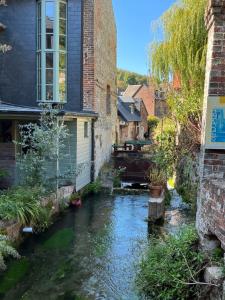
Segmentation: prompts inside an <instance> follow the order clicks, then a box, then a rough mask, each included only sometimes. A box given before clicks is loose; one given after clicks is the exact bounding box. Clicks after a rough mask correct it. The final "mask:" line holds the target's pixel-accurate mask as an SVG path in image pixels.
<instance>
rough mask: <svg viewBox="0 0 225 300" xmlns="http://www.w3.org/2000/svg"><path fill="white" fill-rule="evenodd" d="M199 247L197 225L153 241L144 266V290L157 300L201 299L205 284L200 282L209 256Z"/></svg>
mask: <svg viewBox="0 0 225 300" xmlns="http://www.w3.org/2000/svg"><path fill="white" fill-rule="evenodd" d="M197 244H198V235H197V232H196V230H195V228H194V226H186V227H184V228H182V229H181V230H180V232H179V233H178V234H177V235H169V236H167V237H166V238H165V239H164V240H160V239H153V240H151V242H150V245H149V247H148V249H147V250H146V254H145V256H144V257H143V259H142V261H141V264H140V271H139V274H138V278H137V285H138V287H139V289H140V291H141V292H143V293H144V294H145V295H146V297H149V298H150V299H155V300H173V299H197V295H198V293H199V292H200V288H199V287H200V286H201V285H204V284H205V283H202V282H200V276H201V271H202V269H203V266H204V263H205V257H204V255H203V254H202V253H201V252H199V250H198V247H197ZM195 297H196V298H195Z"/></svg>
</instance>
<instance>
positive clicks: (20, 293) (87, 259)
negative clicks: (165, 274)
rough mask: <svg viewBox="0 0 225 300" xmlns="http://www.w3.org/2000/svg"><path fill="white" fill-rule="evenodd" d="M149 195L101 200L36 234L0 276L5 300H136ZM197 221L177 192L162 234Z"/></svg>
mask: <svg viewBox="0 0 225 300" xmlns="http://www.w3.org/2000/svg"><path fill="white" fill-rule="evenodd" d="M148 198H149V197H148V196H147V195H135V196H133V195H132V196H129V195H125V196H120V195H117V196H109V195H100V196H95V197H93V196H92V197H90V198H89V199H87V200H85V201H84V203H83V206H82V207H81V208H79V209H75V210H68V211H66V212H65V213H64V214H63V215H62V216H61V217H60V218H59V219H58V220H57V221H56V222H55V223H54V225H52V226H51V227H50V228H49V230H48V231H47V232H45V233H42V234H40V235H37V236H35V235H30V236H29V238H27V239H26V240H25V242H24V243H23V244H22V246H21V247H20V249H19V253H20V254H21V255H22V259H21V260H18V261H16V260H11V261H10V262H9V263H8V269H7V270H6V272H5V273H3V274H2V275H1V277H0V299H5V300H6V299H7V300H20V299H21V300H22V299H23V300H40V299H41V300H75V299H77V300H78V299H79V300H85V299H90V300H92V299H97V300H101V299H107V300H111V299H112V300H117V299H118V300H123V299H124V300H128V299H129V300H136V299H144V297H143V296H141V295H139V294H138V291H137V289H136V286H135V277H136V276H137V272H138V262H139V261H140V259H141V256H142V254H143V251H144V249H145V247H146V246H147V244H148V242H149V239H150V236H149V233H148V223H147V222H146V218H147V214H148ZM191 221H192V218H191V217H190V216H189V213H188V211H187V210H186V206H185V204H184V203H182V201H181V199H180V197H179V196H178V195H177V194H176V192H175V191H173V197H172V201H171V206H170V207H169V208H168V209H167V211H166V221H165V224H164V226H163V227H160V228H159V230H158V234H160V235H161V234H165V233H168V232H172V233H174V232H176V231H177V230H178V229H179V228H180V226H181V225H182V224H187V223H189V222H191Z"/></svg>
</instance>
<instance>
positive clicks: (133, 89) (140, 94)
mask: <svg viewBox="0 0 225 300" xmlns="http://www.w3.org/2000/svg"><path fill="white" fill-rule="evenodd" d="M123 96H125V97H132V98H134V99H142V100H143V102H144V104H145V107H146V109H147V112H148V115H149V116H156V117H158V118H162V117H164V116H165V115H167V113H168V105H167V102H166V97H165V91H164V89H163V88H161V87H160V88H159V89H156V88H155V87H154V86H153V85H145V84H138V85H128V87H127V89H126V91H125V92H124V94H123Z"/></svg>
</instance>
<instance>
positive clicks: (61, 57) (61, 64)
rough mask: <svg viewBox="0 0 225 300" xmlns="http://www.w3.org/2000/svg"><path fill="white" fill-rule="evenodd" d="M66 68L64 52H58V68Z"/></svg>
mask: <svg viewBox="0 0 225 300" xmlns="http://www.w3.org/2000/svg"><path fill="white" fill-rule="evenodd" d="M65 68H66V55H65V54H64V53H60V54H59V69H65Z"/></svg>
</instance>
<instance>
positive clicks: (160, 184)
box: [149, 167, 166, 198]
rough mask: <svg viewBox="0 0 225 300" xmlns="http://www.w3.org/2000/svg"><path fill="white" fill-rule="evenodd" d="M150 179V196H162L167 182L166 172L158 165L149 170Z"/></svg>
mask: <svg viewBox="0 0 225 300" xmlns="http://www.w3.org/2000/svg"><path fill="white" fill-rule="evenodd" d="M149 181H150V185H149V191H150V196H151V197H153V198H158V197H160V196H161V194H162V191H163V188H164V186H165V182H166V175H165V172H163V170H161V169H159V168H157V167H154V168H151V169H150V171H149Z"/></svg>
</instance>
